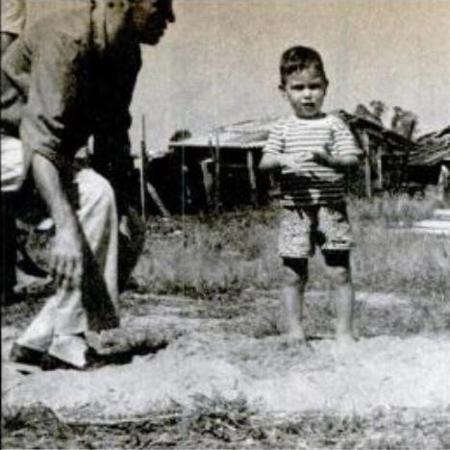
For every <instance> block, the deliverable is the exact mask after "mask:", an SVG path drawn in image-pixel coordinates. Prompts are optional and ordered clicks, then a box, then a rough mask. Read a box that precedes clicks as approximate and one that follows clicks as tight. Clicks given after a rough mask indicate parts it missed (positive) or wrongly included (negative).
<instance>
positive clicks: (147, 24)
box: [131, 0, 175, 45]
mask: <svg viewBox="0 0 450 450" xmlns="http://www.w3.org/2000/svg"><path fill="white" fill-rule="evenodd" d="M131 20H132V23H133V26H134V30H135V32H136V34H137V37H138V40H139V42H141V43H143V44H149V45H156V44H157V43H158V42H159V40H160V39H161V37H162V36H163V34H164V30H165V29H166V28H167V24H168V23H173V22H175V14H174V12H173V9H172V0H131Z"/></svg>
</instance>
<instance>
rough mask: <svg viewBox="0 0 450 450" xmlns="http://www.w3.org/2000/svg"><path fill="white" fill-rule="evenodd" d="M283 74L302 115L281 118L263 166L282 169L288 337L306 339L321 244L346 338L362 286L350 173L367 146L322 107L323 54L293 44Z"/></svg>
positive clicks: (340, 333)
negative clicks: (354, 263)
mask: <svg viewBox="0 0 450 450" xmlns="http://www.w3.org/2000/svg"><path fill="white" fill-rule="evenodd" d="M280 75H281V84H280V86H279V89H280V91H281V93H282V95H283V97H284V98H285V99H286V100H287V101H288V102H289V104H290V106H291V107H292V110H293V113H294V114H292V115H291V116H290V117H288V118H285V119H281V120H280V121H279V122H277V124H275V126H274V128H273V129H272V131H271V133H270V136H269V140H268V142H267V144H266V146H265V148H264V151H263V158H262V160H261V164H260V168H261V169H262V170H270V169H277V168H279V169H281V194H282V198H281V204H282V206H283V210H282V217H281V225H280V233H279V253H280V256H281V257H282V259H283V266H284V276H283V278H284V279H283V288H282V292H281V296H282V300H283V304H284V306H285V308H286V317H287V322H288V335H287V337H288V342H290V343H297V342H298V343H305V342H306V335H305V330H304V328H303V303H304V292H305V285H306V282H307V280H308V257H309V256H312V255H313V254H314V249H315V247H316V246H319V247H320V249H321V251H322V254H323V256H324V260H325V265H326V268H327V274H328V276H329V278H330V280H331V282H332V284H334V287H335V295H336V310H337V326H336V335H337V340H338V343H339V344H341V345H342V344H343V345H346V344H349V343H351V342H353V341H354V335H353V329H352V322H353V303H354V293H353V287H352V283H351V271H350V247H351V245H352V236H351V229H350V224H349V221H348V217H347V212H346V206H345V189H344V176H345V172H346V170H347V169H348V168H349V167H351V166H354V165H356V164H358V157H359V155H360V153H361V152H360V150H359V149H358V148H357V147H356V144H355V141H354V138H353V136H352V134H351V132H350V130H349V129H348V128H347V127H346V125H345V124H344V123H343V122H342V120H340V119H338V118H337V117H334V116H331V115H327V114H325V113H323V112H322V104H323V101H324V99H325V95H326V93H327V88H328V79H327V77H326V74H325V70H324V66H323V63H322V58H321V56H320V55H319V53H317V52H316V51H315V50H313V49H311V48H307V47H300V46H298V47H293V48H290V49H288V50H287V51H285V52H284V53H283V55H282V57H281V63H280Z"/></svg>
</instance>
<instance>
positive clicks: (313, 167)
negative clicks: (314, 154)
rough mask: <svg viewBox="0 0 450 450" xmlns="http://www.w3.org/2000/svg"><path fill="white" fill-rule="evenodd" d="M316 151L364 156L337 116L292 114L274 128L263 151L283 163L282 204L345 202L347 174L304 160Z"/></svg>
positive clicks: (304, 204)
mask: <svg viewBox="0 0 450 450" xmlns="http://www.w3.org/2000/svg"><path fill="white" fill-rule="evenodd" d="M317 148H322V149H325V150H328V151H329V152H330V153H331V154H332V155H355V156H359V155H360V154H361V150H360V149H359V148H358V147H357V146H356V143H355V139H354V137H353V135H352V133H351V131H350V130H349V129H348V127H347V126H346V125H345V123H344V122H343V121H342V120H341V119H339V118H338V117H335V116H332V115H326V116H324V117H321V118H319V119H300V118H298V117H296V116H293V115H292V116H290V117H288V118H283V119H280V120H279V121H278V122H277V123H276V124H275V125H274V127H273V129H272V130H271V132H270V136H269V139H268V141H267V143H266V145H265V147H264V150H263V152H264V153H271V154H275V155H277V156H278V158H279V161H280V163H281V168H282V177H281V194H282V198H281V203H282V205H284V206H306V205H318V204H327V203H336V202H341V201H344V198H345V182H344V174H342V173H340V172H338V171H336V170H335V169H334V168H332V167H326V166H323V165H320V164H317V163H315V162H312V161H304V159H307V158H309V156H310V155H311V151H312V150H313V149H317Z"/></svg>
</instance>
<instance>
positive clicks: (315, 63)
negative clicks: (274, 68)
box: [280, 45, 328, 88]
mask: <svg viewBox="0 0 450 450" xmlns="http://www.w3.org/2000/svg"><path fill="white" fill-rule="evenodd" d="M309 67H314V68H315V69H316V70H317V72H319V75H320V76H321V77H322V78H323V80H324V81H325V83H326V84H328V79H327V76H326V74H325V69H324V67H323V62H322V57H321V56H320V54H319V52H317V51H316V50H314V49H313V48H309V47H302V46H301V45H298V46H295V47H291V48H289V49H287V50H286V51H285V52H284V53H283V54H282V55H281V60H280V80H281V84H280V87H281V88H283V87H284V86H285V85H286V79H287V77H288V76H289V75H291V74H292V73H294V72H299V71H301V70H304V69H307V68H309Z"/></svg>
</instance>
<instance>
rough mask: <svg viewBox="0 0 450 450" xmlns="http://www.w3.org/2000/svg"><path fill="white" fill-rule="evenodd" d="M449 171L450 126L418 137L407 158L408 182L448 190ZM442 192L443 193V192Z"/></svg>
mask: <svg viewBox="0 0 450 450" xmlns="http://www.w3.org/2000/svg"><path fill="white" fill-rule="evenodd" d="M449 172H450V127H446V128H444V129H443V130H442V131H439V132H434V133H428V134H426V135H424V136H422V137H420V138H419V139H418V140H417V145H416V147H415V149H414V151H413V152H412V153H411V154H410V157H409V159H408V178H409V181H410V183H414V184H416V185H418V186H422V187H425V186H426V185H441V186H440V189H441V190H446V189H447V190H448V173H449ZM442 194H443V195H444V192H442Z"/></svg>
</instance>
